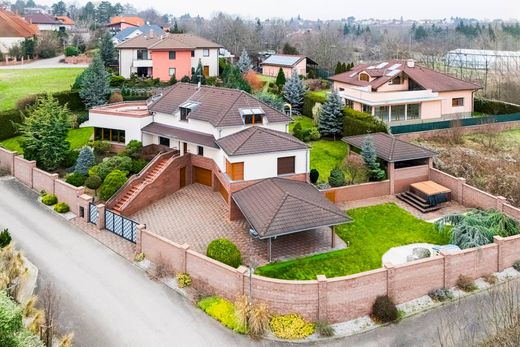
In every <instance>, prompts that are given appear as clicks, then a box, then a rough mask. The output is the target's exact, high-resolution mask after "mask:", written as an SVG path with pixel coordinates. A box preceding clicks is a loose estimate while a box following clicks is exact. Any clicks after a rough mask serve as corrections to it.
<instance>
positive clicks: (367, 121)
mask: <svg viewBox="0 0 520 347" xmlns="http://www.w3.org/2000/svg"><path fill="white" fill-rule="evenodd" d="M343 113H344V115H345V117H344V118H343V136H354V135H363V134H367V133H377V132H383V133H388V128H387V126H386V124H385V123H384V122H382V121H380V120H378V119H376V118H374V117H373V116H372V115H370V114H368V113H365V112H360V111H356V110H354V109H351V108H349V107H345V108H344V109H343Z"/></svg>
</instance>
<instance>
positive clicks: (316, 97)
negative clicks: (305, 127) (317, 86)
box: [302, 92, 327, 118]
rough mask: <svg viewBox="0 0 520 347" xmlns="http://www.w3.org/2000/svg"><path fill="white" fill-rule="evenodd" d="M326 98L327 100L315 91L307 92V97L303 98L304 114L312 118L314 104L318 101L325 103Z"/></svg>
mask: <svg viewBox="0 0 520 347" xmlns="http://www.w3.org/2000/svg"><path fill="white" fill-rule="evenodd" d="M325 100H327V98H326V97H325V96H323V95H321V94H316V93H313V92H308V93H305V97H304V98H303V108H302V114H303V115H304V116H307V117H311V118H312V109H313V108H314V105H315V104H316V103H317V102H319V103H320V104H324V103H325Z"/></svg>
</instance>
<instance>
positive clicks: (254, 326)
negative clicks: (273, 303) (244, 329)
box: [248, 302, 271, 336]
mask: <svg viewBox="0 0 520 347" xmlns="http://www.w3.org/2000/svg"><path fill="white" fill-rule="evenodd" d="M270 319H271V315H270V314H269V309H268V307H267V305H266V304H265V303H263V302H261V303H256V304H253V305H252V306H251V309H250V310H249V319H248V322H249V326H248V327H249V334H250V335H252V336H262V335H263V334H264V333H265V332H266V331H267V330H268V329H269V321H270Z"/></svg>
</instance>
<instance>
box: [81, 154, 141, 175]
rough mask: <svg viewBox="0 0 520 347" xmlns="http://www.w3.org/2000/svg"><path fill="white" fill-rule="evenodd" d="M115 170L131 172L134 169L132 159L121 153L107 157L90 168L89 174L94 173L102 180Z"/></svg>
mask: <svg viewBox="0 0 520 347" xmlns="http://www.w3.org/2000/svg"><path fill="white" fill-rule="evenodd" d="M114 170H120V171H126V172H127V173H128V172H130V171H131V170H132V159H131V158H130V157H126V156H120V155H116V156H113V157H110V158H106V159H105V160H104V161H103V162H102V163H100V164H98V165H95V166H93V167H92V168H91V169H90V170H89V175H91V173H94V174H97V175H98V176H99V177H101V179H102V180H105V178H106V177H107V176H108V174H109V173H111V172H112V171H114Z"/></svg>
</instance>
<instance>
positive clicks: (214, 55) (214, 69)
mask: <svg viewBox="0 0 520 347" xmlns="http://www.w3.org/2000/svg"><path fill="white" fill-rule="evenodd" d="M199 59H200V61H201V62H202V66H204V65H208V66H209V75H210V76H218V49H217V48H210V49H209V57H204V54H203V49H202V48H197V49H195V56H194V57H192V58H191V66H192V68H194V69H196V68H197V65H198V64H199Z"/></svg>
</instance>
